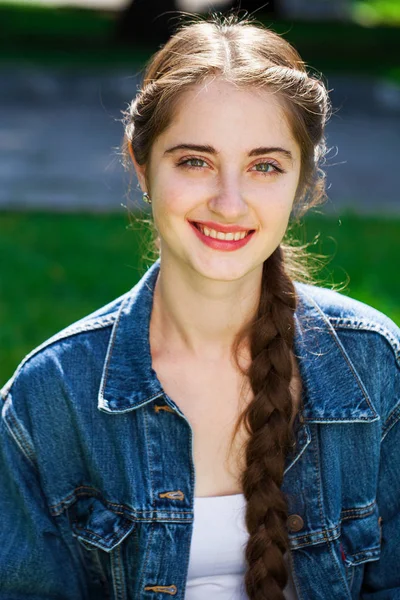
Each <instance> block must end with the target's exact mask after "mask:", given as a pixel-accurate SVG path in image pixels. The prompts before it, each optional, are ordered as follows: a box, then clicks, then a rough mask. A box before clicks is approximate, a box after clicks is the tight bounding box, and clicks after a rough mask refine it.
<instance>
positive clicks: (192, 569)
mask: <svg viewBox="0 0 400 600" xmlns="http://www.w3.org/2000/svg"><path fill="white" fill-rule="evenodd" d="M244 509H245V499H244V495H243V494H233V495H231V496H210V497H206V498H202V497H195V499H194V524H193V535H192V542H191V546H190V557H189V569H188V578H187V583H186V595H185V600H208V599H209V598H212V599H213V600H248V596H247V594H246V592H245V588H244V572H245V560H244V549H245V546H246V543H247V540H248V533H247V530H246V527H245V524H244ZM285 559H286V555H285ZM283 593H284V596H285V598H286V599H287V600H296V598H297V595H296V591H295V588H294V585H293V580H292V578H291V574H290V571H289V580H288V583H287V586H286V587H285V589H284V591H283Z"/></svg>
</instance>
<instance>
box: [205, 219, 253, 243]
mask: <svg viewBox="0 0 400 600" xmlns="http://www.w3.org/2000/svg"><path fill="white" fill-rule="evenodd" d="M197 226H198V228H199V229H200V231H201V232H202V233H203V234H204V235H206V236H207V237H212V238H214V239H218V240H228V241H229V240H235V241H237V240H242V239H243V238H245V237H246V235H247V234H248V231H237V232H236V233H222V232H221V231H216V230H215V229H210V228H209V227H205V226H203V225H200V223H198V225H197Z"/></svg>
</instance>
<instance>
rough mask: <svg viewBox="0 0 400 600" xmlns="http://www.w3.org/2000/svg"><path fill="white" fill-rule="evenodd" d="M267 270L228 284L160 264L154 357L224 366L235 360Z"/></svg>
mask: <svg viewBox="0 0 400 600" xmlns="http://www.w3.org/2000/svg"><path fill="white" fill-rule="evenodd" d="M261 276H262V270H261V268H260V270H257V271H253V272H252V273H250V274H249V275H248V276H247V277H246V278H242V279H241V280H237V281H231V282H224V281H214V280H210V279H207V278H205V277H202V276H201V275H199V274H198V273H196V272H195V271H193V270H192V269H191V268H190V267H187V269H185V268H183V269H182V268H177V267H176V265H170V264H169V262H168V261H167V262H166V263H165V264H164V263H163V262H162V261H161V268H160V273H159V276H158V279H157V282H156V287H155V291H154V301H153V310H152V315H151V323H150V338H151V346H152V352H153V353H158V352H164V351H165V348H168V349H169V352H173V353H174V354H177V355H178V356H185V357H188V358H189V357H190V356H191V357H193V358H194V359H196V360H199V359H206V360H213V361H215V360H217V361H223V360H225V359H227V358H228V357H230V356H231V348H232V343H233V341H234V338H235V336H236V334H237V333H238V331H239V330H240V329H241V328H242V327H243V325H244V324H245V323H247V322H248V321H249V320H250V319H251V318H252V317H253V315H254V314H255V312H256V310H257V306H258V301H259V294H260V286H261Z"/></svg>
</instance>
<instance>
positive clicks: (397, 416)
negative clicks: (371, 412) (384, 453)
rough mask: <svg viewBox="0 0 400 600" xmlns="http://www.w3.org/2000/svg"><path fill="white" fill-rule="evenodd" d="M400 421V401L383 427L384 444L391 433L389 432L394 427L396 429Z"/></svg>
mask: <svg viewBox="0 0 400 600" xmlns="http://www.w3.org/2000/svg"><path fill="white" fill-rule="evenodd" d="M399 420H400V400H399V402H398V403H397V404H396V406H395V408H394V409H393V410H392V412H391V413H390V415H389V416H388V418H387V419H386V422H385V423H384V425H383V427H382V440H381V441H382V442H383V440H384V439H385V437H386V436H387V434H388V433H389V431H390V430H391V429H392V427H394V426H395V425H396V423H398V421H399Z"/></svg>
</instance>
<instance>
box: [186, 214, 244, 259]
mask: <svg viewBox="0 0 400 600" xmlns="http://www.w3.org/2000/svg"><path fill="white" fill-rule="evenodd" d="M189 224H190V226H191V227H192V229H193V231H194V233H195V234H196V236H197V237H198V238H199V240H201V242H203V244H205V245H206V246H208V247H209V248H213V249H214V250H222V251H223V252H232V251H234V250H239V249H240V248H243V246H245V245H246V244H248V243H249V242H250V240H251V239H252V238H253V235H254V234H255V230H254V229H242V228H241V227H238V226H237V225H222V224H221V225H219V224H216V225H214V227H215V228H213V227H210V223H207V225H208V226H207V225H205V224H204V223H199V222H196V221H189Z"/></svg>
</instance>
